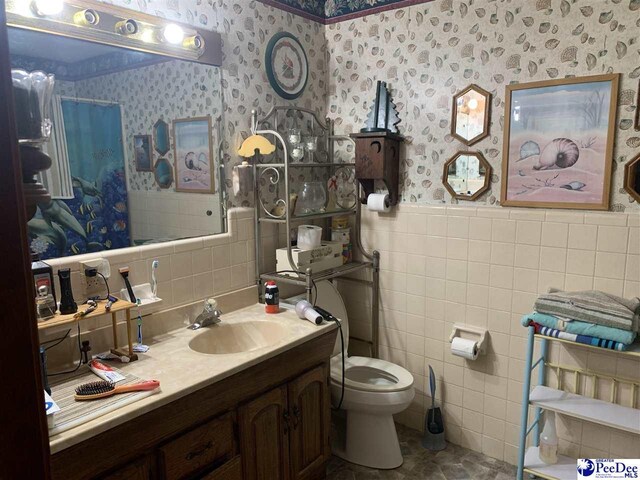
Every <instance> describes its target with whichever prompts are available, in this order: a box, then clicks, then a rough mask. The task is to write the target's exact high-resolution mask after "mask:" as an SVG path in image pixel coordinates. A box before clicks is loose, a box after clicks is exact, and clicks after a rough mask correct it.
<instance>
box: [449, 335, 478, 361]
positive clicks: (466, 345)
mask: <svg viewBox="0 0 640 480" xmlns="http://www.w3.org/2000/svg"><path fill="white" fill-rule="evenodd" d="M451 353H452V354H454V355H455V356H457V357H462V358H466V359H467V360H475V359H476V358H478V342H475V341H473V340H467V339H466V338H460V337H455V338H454V339H453V342H451Z"/></svg>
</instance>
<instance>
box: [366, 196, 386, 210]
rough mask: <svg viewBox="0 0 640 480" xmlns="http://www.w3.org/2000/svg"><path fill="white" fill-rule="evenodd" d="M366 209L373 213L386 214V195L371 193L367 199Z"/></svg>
mask: <svg viewBox="0 0 640 480" xmlns="http://www.w3.org/2000/svg"><path fill="white" fill-rule="evenodd" d="M367 208H368V209H369V210H372V211H374V212H388V211H389V210H390V207H389V195H388V194H386V193H372V194H370V195H369V196H368V197H367Z"/></svg>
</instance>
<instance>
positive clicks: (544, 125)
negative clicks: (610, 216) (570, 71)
mask: <svg viewBox="0 0 640 480" xmlns="http://www.w3.org/2000/svg"><path fill="white" fill-rule="evenodd" d="M619 81H620V75H619V74H617V73H613V74H606V75H594V76H588V77H579V78H563V79H558V80H544V81H540V82H532V83H522V84H514V85H508V86H507V87H506V95H505V114H504V125H505V126H504V142H503V150H502V155H503V159H502V188H501V196H500V200H501V205H502V206H505V207H534V208H569V209H579V210H608V209H609V202H610V193H611V172H612V166H613V144H614V139H615V129H616V113H617V103H618V102H617V98H618V88H619ZM525 91H531V92H528V93H523V92H525ZM605 101H606V102H607V104H606V105H605ZM563 108H564V109H565V110H562V109H563ZM545 109H546V110H545ZM578 115H581V116H580V117H578ZM605 121H606V123H605ZM516 122H517V125H516ZM516 126H517V130H516V128H515V127H516ZM587 126H589V128H587ZM569 137H572V138H569ZM580 160H582V162H581V163H580V164H579V165H577V166H576V164H578V162H579V161H580ZM569 200H571V201H569Z"/></svg>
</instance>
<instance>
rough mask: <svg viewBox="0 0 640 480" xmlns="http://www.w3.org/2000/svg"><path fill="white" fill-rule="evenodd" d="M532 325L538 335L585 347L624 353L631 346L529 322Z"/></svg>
mask: <svg viewBox="0 0 640 480" xmlns="http://www.w3.org/2000/svg"><path fill="white" fill-rule="evenodd" d="M531 325H533V326H534V328H535V329H536V333H539V334H541V335H545V336H547V337H555V338H561V339H563V340H568V341H570V342H575V343H583V344H585V345H591V346H593V347H601V348H606V349H608V350H618V351H623V350H626V349H627V348H629V345H625V344H624V343H620V342H614V341H613V340H603V339H601V338H595V337H590V336H589V335H576V334H575V333H568V332H563V331H561V330H556V329H555V328H550V327H545V326H542V325H540V324H539V323H535V322H533V321H530V322H529V326H531Z"/></svg>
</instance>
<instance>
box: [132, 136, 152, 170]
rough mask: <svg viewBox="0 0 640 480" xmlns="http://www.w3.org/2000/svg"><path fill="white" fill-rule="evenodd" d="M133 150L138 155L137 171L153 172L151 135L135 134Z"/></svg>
mask: <svg viewBox="0 0 640 480" xmlns="http://www.w3.org/2000/svg"><path fill="white" fill-rule="evenodd" d="M133 152H134V154H135V157H136V171H137V172H152V171H153V161H152V154H151V135H134V136H133Z"/></svg>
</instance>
